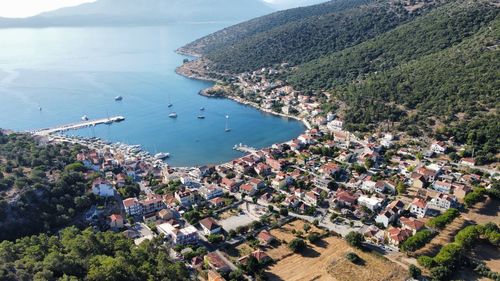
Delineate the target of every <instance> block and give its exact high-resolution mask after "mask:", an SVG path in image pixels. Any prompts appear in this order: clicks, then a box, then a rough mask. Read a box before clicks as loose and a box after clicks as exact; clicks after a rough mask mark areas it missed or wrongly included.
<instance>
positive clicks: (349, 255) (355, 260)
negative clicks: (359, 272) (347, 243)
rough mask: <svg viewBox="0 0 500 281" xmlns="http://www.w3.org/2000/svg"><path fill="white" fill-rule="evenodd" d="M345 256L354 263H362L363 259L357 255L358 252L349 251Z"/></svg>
mask: <svg viewBox="0 0 500 281" xmlns="http://www.w3.org/2000/svg"><path fill="white" fill-rule="evenodd" d="M345 257H346V258H347V259H348V260H349V261H350V262H352V263H355V264H359V263H361V261H362V259H361V258H360V257H359V256H358V255H356V253H353V252H349V253H347V254H346V255H345Z"/></svg>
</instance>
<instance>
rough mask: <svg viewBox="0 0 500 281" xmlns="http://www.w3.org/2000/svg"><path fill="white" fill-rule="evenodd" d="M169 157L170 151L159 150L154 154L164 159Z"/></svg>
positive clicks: (157, 157)
mask: <svg viewBox="0 0 500 281" xmlns="http://www.w3.org/2000/svg"><path fill="white" fill-rule="evenodd" d="M168 157H170V153H165V152H160V153H156V154H155V158H156V159H165V158H168Z"/></svg>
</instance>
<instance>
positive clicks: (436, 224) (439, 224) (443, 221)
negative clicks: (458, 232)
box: [427, 208, 460, 229]
mask: <svg viewBox="0 0 500 281" xmlns="http://www.w3.org/2000/svg"><path fill="white" fill-rule="evenodd" d="M459 215H460V212H459V211H458V210H457V209H454V208H450V209H448V210H446V212H444V213H443V214H442V215H439V216H437V217H435V218H432V219H430V220H429V221H428V222H427V226H429V227H432V228H439V229H441V228H443V227H445V226H446V225H447V224H449V223H450V222H452V221H453V220H454V219H455V218H456V217H458V216H459Z"/></svg>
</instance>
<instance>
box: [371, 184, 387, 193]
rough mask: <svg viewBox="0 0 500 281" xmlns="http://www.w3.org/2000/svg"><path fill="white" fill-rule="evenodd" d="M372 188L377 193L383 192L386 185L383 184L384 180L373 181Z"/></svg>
mask: <svg viewBox="0 0 500 281" xmlns="http://www.w3.org/2000/svg"><path fill="white" fill-rule="evenodd" d="M373 190H374V191H375V192H378V193H384V192H385V191H386V190H387V185H386V184H385V181H377V182H376V183H375V186H374V187H373Z"/></svg>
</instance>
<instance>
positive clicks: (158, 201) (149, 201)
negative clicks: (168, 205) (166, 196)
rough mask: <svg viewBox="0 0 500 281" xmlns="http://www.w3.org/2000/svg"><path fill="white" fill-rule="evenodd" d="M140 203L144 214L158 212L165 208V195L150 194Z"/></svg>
mask: <svg viewBox="0 0 500 281" xmlns="http://www.w3.org/2000/svg"><path fill="white" fill-rule="evenodd" d="M139 203H140V204H141V205H142V213H143V214H152V213H156V212H158V211H160V210H161V209H163V208H165V204H164V203H163V197H162V196H161V195H156V194H148V196H147V198H146V199H144V200H141V201H139Z"/></svg>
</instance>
